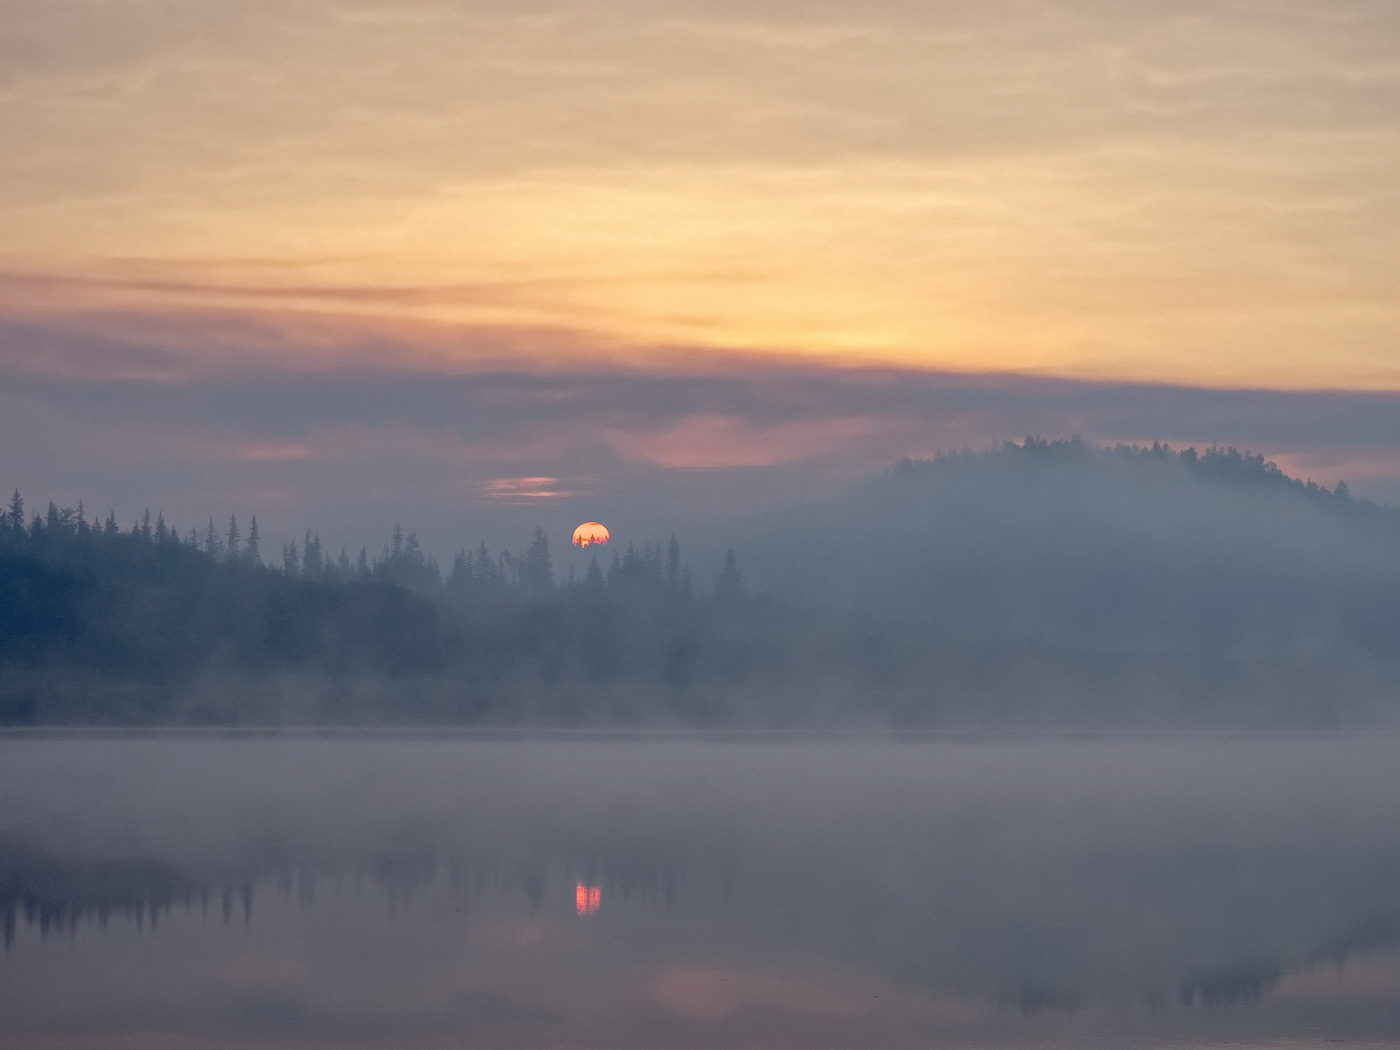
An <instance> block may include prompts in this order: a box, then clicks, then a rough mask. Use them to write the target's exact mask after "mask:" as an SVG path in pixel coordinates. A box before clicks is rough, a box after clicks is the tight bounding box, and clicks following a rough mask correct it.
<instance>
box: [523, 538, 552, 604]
mask: <svg viewBox="0 0 1400 1050" xmlns="http://www.w3.org/2000/svg"><path fill="white" fill-rule="evenodd" d="M521 575H522V577H523V579H522V582H523V583H524V585H525V592H526V593H527V594H529V595H530V596H531V597H536V598H540V597H544V596H545V595H547V594H549V593H550V592H551V591H553V590H554V566H553V563H552V562H551V560H550V557H549V537H548V536H546V535H545V534H544V529H542V528H540V527H539V526H538V525H536V526H535V538H534V539H533V540H531V541H530V547H529V549H528V550H527V551H526V552H525V564H524V566H523V567H522V570H521Z"/></svg>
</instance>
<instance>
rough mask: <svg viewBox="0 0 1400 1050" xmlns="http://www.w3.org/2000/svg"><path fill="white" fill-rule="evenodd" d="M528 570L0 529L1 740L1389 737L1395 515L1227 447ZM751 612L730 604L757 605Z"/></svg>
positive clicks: (1062, 445) (898, 473) (212, 540)
mask: <svg viewBox="0 0 1400 1050" xmlns="http://www.w3.org/2000/svg"><path fill="white" fill-rule="evenodd" d="M725 538H726V539H728V540H732V541H734V542H735V543H736V546H738V547H739V548H740V549H741V550H743V551H744V552H745V573H746V574H747V579H748V580H749V582H750V583H751V584H756V585H757V587H756V588H755V587H753V586H750V587H747V588H746V586H745V576H742V575H741V574H740V571H739V568H738V564H737V562H736V560H735V559H734V557H733V556H732V554H731V555H730V556H729V558H728V559H727V560H726V562H725V565H724V567H723V569H722V570H721V571H720V572H719V573H718V575H717V577H715V578H713V579H711V578H708V577H707V578H706V579H704V580H703V581H698V582H697V581H694V580H693V579H692V574H691V572H690V569H689V567H688V566H687V565H686V564H685V561H684V559H683V558H682V555H681V551H680V548H679V545H678V544H676V543H675V541H674V540H672V541H671V542H670V543H669V544H667V545H664V546H663V545H662V544H660V543H655V544H650V545H645V546H643V547H642V548H641V549H637V548H632V549H629V550H626V551H615V552H609V553H608V554H607V556H606V557H605V558H604V559H603V560H602V561H600V562H599V561H595V562H594V563H592V564H591V565H590V566H589V568H588V570H587V571H586V572H585V573H583V574H582V575H580V576H578V577H574V576H573V575H572V574H569V575H568V576H566V577H565V578H563V579H561V578H559V574H558V573H557V572H556V571H555V566H554V560H553V558H552V557H551V552H550V548H549V543H548V540H547V538H546V537H545V536H544V534H543V533H541V532H539V531H537V532H536V533H535V535H534V537H533V538H531V539H530V540H529V541H528V542H527V543H525V544H524V545H523V549H522V550H521V551H520V552H519V553H498V554H492V553H491V552H489V551H487V550H486V549H485V548H484V547H477V548H476V549H475V550H473V551H472V552H470V553H468V552H466V551H462V552H460V553H459V554H458V555H457V556H456V557H455V559H454V560H453V562H452V564H451V567H450V568H449V569H448V570H447V571H446V572H444V571H442V570H441V569H440V567H439V565H438V564H437V563H436V562H435V561H434V560H433V559H432V558H431V557H429V556H428V555H427V554H426V553H425V552H424V551H423V550H421V548H420V547H419V545H418V543H417V541H416V540H415V539H414V537H413V536H412V535H411V534H409V535H407V536H405V535H404V534H403V533H402V532H401V531H398V530H396V532H395V536H394V539H393V541H392V542H391V543H390V544H389V545H388V546H387V548H386V549H385V550H384V551H383V553H382V554H381V555H380V556H379V557H377V558H370V557H369V556H368V555H367V553H366V552H364V551H361V552H359V554H358V556H356V557H352V556H350V555H349V553H348V552H345V551H341V552H339V553H338V554H337V555H336V556H330V555H329V554H328V553H327V552H323V551H322V548H321V544H320V541H319V540H318V539H317V538H316V537H315V536H314V535H311V534H308V535H307V536H306V537H305V539H304V541H303V542H302V543H301V544H299V545H296V546H289V547H287V548H284V549H283V550H282V551H281V552H279V555H280V556H278V557H277V558H276V559H275V564H271V565H270V564H268V563H267V559H266V558H265V556H264V552H263V551H262V550H261V537H260V536H259V535H258V531H257V525H256V522H255V521H252V522H250V527H249V530H248V533H247V534H246V535H244V534H241V533H240V530H239V527H238V524H237V522H230V523H229V526H228V527H227V528H226V529H218V530H216V529H215V528H214V527H213V526H212V525H209V526H206V527H205V528H203V529H200V530H192V531H191V532H190V533H188V534H183V535H182V534H181V533H180V532H178V531H176V530H174V529H172V528H169V527H167V525H166V523H165V522H164V520H163V519H162V518H161V517H160V516H157V517H156V518H155V520H154V521H152V520H151V518H150V516H149V515H147V516H146V517H145V518H144V519H143V520H142V521H141V522H139V523H137V524H136V525H134V526H133V527H131V528H127V529H123V528H119V527H118V526H117V524H116V522H115V521H114V520H113V519H112V518H110V517H108V519H107V520H106V521H104V522H101V523H94V522H90V521H89V520H88V519H87V517H86V514H85V513H84V512H83V510H82V508H81V507H79V508H75V509H71V510H70V509H66V508H60V507H56V506H53V505H49V506H48V507H47V508H46V510H45V512H44V513H42V514H39V515H34V516H26V512H25V508H24V505H23V501H22V500H21V499H20V498H19V496H18V494H16V496H15V498H14V500H13V501H12V503H11V506H10V509H9V511H8V512H5V513H3V514H0V722H5V723H9V724H94V723H95V724H151V723H177V724H307V723H347V724H386V723H388V724H395V723H415V724H518V723H527V724H701V725H716V724H742V725H851V724H855V725H873V726H886V725H894V726H900V725H986V724H1014V725H1032V726H1060V725H1065V726H1077V727H1083V726H1140V725H1171V726H1180V725H1193V726H1236V725H1247V726H1259V725H1288V726H1293V725H1308V726H1316V725H1349V724H1375V723H1377V722H1389V721H1392V720H1393V718H1394V714H1395V713H1396V712H1400V514H1397V512H1396V511H1394V510H1392V509H1389V508H1384V507H1379V506H1376V505H1374V504H1372V503H1369V502H1367V501H1364V500H1355V499H1353V498H1352V497H1351V495H1350V494H1349V493H1348V491H1347V490H1346V487H1345V485H1344V484H1339V485H1337V486H1336V487H1335V488H1332V489H1328V488H1325V487H1322V486H1319V485H1315V484H1311V483H1309V482H1303V481H1299V480H1296V479H1293V478H1290V477H1288V476H1287V475H1285V474H1284V473H1283V472H1281V471H1280V470H1278V469H1277V468H1276V467H1274V466H1273V465H1272V464H1271V463H1269V462H1267V461H1266V460H1265V459H1264V457H1262V456H1254V455H1247V454H1242V453H1240V452H1238V451H1236V450H1233V449H1223V450H1222V449H1210V450H1207V451H1205V452H1203V453H1197V452H1196V451H1194V450H1186V451H1183V452H1177V451H1172V450H1170V449H1167V448H1165V447H1163V446H1152V447H1150V448H1143V447H1139V446H1132V447H1117V448H1100V447H1095V446H1091V445H1088V444H1085V443H1083V442H1080V441H1077V440H1072V441H1063V442H1046V441H1042V440H1038V439H1027V440H1026V441H1025V442H1024V443H1022V444H1010V443H1008V444H1006V445H1004V446H1002V447H1001V448H998V449H994V450H990V451H986V452H979V453H967V452H963V453H957V454H951V455H944V456H938V457H935V458H934V459H931V460H926V461H912V460H906V461H904V462H902V463H900V464H899V465H897V466H896V467H895V468H894V469H893V470H891V471H889V472H887V473H886V474H883V475H881V476H878V477H874V478H871V479H868V480H867V481H865V482H863V483H861V484H860V485H857V486H855V487H854V488H853V489H852V490H850V491H849V492H848V493H846V494H845V495H844V496H843V497H841V498H840V499H838V500H834V501H830V502H826V503H823V504H817V505H811V506H806V507H801V508H790V509H788V510H785V511H780V512H774V513H771V514H768V515H765V516H763V517H761V518H758V519H751V520H748V521H745V522H736V523H734V524H733V525H732V527H731V528H729V529H728V530H725ZM755 589H757V590H758V591H760V592H761V594H758V595H755V594H754V593H753V592H754V590H755Z"/></svg>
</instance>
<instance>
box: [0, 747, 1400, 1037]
mask: <svg viewBox="0 0 1400 1050" xmlns="http://www.w3.org/2000/svg"><path fill="white" fill-rule="evenodd" d="M1398 744H1400V740H1397V738H1396V737H1393V736H1388V735H1376V736H1348V735H1334V736H1316V735H1287V734H1283V735H1200V736H1191V735H1163V736H1155V735H1138V736H1133V735H1105V736H1092V735H1085V736H1072V735H1063V736H1055V735H996V734H986V735H980V734H964V735H958V734H948V735H914V736H902V737H895V736H881V735H858V734H836V735H821V734H796V735H783V734H769V735H755V734H751V735H741V734H710V735H694V734H683V733H676V734H634V735H626V734H574V735H570V734H563V733H560V734H550V733H536V734H529V733H521V734H510V733H497V734H490V733H484V734H436V735H435V734H393V733H378V734H376V733H367V734H354V733H343V734H329V735H315V734H293V735H285V736H275V735H270V734H256V733H249V734H241V735H240V734H232V735H230V734H204V735H201V734H159V733H157V734H105V735H104V734H96V735H83V734H74V735H65V734H42V733H40V734H11V735H9V736H6V737H4V738H3V739H0V918H3V922H4V940H5V950H4V953H3V955H0V1045H3V1046H5V1047H6V1048H13V1050H22V1048H44V1050H57V1048H70V1047H71V1048H94V1050H96V1048H102V1050H113V1048H117V1050H122V1048H132V1050H135V1048H138V1047H139V1048H142V1050H149V1048H154V1050H172V1048H180V1050H205V1048H209V1050H213V1048H221V1050H222V1048H234V1047H247V1046H257V1047H262V1048H280V1047H288V1048H291V1047H296V1048H311V1047H327V1048H329V1047H364V1048H379V1047H384V1048H389V1047H393V1048H396V1050H403V1048H418V1047H423V1048H439V1047H444V1048H445V1047H472V1048H478V1047H484V1048H495V1047H499V1048H531V1050H534V1048H558V1050H563V1048H573V1050H633V1048H636V1050H642V1048H647V1050H668V1048H677V1050H682V1048H684V1050H691V1048H694V1050H700V1048H706V1050H709V1048H724V1050H727V1048H734V1050H740V1048H742V1050H761V1048H762V1050H766V1048H775V1050H776V1048H791V1050H799V1048H800V1050H822V1048H881V1047H889V1048H906V1047H907V1048H915V1047H919V1048H938V1047H1020V1048H1039V1047H1046V1048H1048V1047H1100V1046H1101V1047H1134V1046H1154V1047H1156V1046H1161V1047H1168V1046H1179V1047H1218V1046H1224V1045H1229V1046H1232V1047H1271V1046H1278V1047H1282V1046H1287V1047H1290V1048H1295V1050H1296V1048H1300V1047H1313V1046H1317V1047H1322V1046H1329V1047H1330V1046H1335V1045H1336V1044H1337V1043H1338V1042H1345V1043H1347V1044H1349V1045H1351V1046H1368V1045H1370V1046H1378V1047H1379V1046H1390V1047H1393V1046H1397V1045H1400V761H1397V753H1398V752H1397V745H1398Z"/></svg>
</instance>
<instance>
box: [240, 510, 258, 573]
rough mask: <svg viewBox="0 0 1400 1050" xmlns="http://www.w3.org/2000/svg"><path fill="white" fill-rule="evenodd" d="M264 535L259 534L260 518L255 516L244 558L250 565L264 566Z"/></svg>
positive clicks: (249, 529)
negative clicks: (262, 544)
mask: <svg viewBox="0 0 1400 1050" xmlns="http://www.w3.org/2000/svg"><path fill="white" fill-rule="evenodd" d="M261 543H262V535H261V534H260V533H259V532H258V516H257V515H256V514H254V515H253V523H252V524H251V525H249V526H248V543H247V545H246V546H244V548H243V557H244V558H246V559H247V560H248V564H249V565H261V564H262V550H261Z"/></svg>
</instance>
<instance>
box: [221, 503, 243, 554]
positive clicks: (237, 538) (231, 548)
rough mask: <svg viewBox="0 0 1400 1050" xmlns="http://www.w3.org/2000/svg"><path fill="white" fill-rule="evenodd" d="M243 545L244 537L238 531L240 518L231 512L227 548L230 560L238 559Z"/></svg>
mask: <svg viewBox="0 0 1400 1050" xmlns="http://www.w3.org/2000/svg"><path fill="white" fill-rule="evenodd" d="M242 546H243V538H242V535H241V534H240V533H239V531H238V519H237V518H236V517H235V516H234V515H232V514H230V515H229V518H228V545H227V547H226V548H225V549H226V550H227V551H228V560H229V561H237V560H238V555H239V551H240V549H241V548H242Z"/></svg>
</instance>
